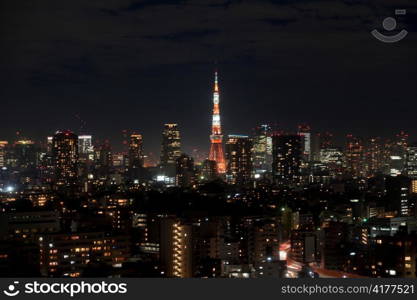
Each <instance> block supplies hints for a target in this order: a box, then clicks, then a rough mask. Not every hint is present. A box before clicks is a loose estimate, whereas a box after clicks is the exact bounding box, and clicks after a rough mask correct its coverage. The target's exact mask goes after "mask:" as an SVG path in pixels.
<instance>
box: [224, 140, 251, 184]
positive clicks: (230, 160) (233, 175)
mask: <svg viewBox="0 0 417 300" xmlns="http://www.w3.org/2000/svg"><path fill="white" fill-rule="evenodd" d="M252 145H253V144H252V140H251V139H250V138H249V137H248V136H246V135H229V136H228V138H227V141H226V161H227V169H226V180H227V182H229V183H230V184H238V185H243V184H247V183H248V182H249V181H250V179H251V177H252Z"/></svg>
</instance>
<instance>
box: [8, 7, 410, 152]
mask: <svg viewBox="0 0 417 300" xmlns="http://www.w3.org/2000/svg"><path fill="white" fill-rule="evenodd" d="M1 5H2V6H1V7H0V8H1V11H0V14H1V15H0V17H1V23H2V26H1V28H0V34H1V38H2V47H1V48H0V60H1V61H0V67H1V69H2V70H3V72H2V73H1V74H0V80H1V81H2V83H3V85H4V87H5V88H3V89H2V90H1V91H0V97H1V99H2V105H3V110H5V111H8V112H9V113H8V114H7V115H6V116H5V117H3V118H2V119H1V120H0V128H1V130H0V139H2V136H4V137H8V136H10V134H11V133H13V132H14V131H15V129H16V128H17V127H19V128H21V129H25V128H26V130H27V131H28V133H30V134H31V135H33V136H35V137H41V136H43V135H46V134H48V133H50V132H52V131H54V130H55V129H57V128H59V127H71V128H74V129H77V128H78V125H77V121H76V120H75V119H74V118H73V116H74V115H75V114H79V115H80V116H81V117H82V118H83V119H85V120H86V121H87V128H89V129H90V131H92V133H93V134H95V135H98V136H108V137H110V138H111V139H113V140H115V141H117V138H118V137H119V132H120V130H122V129H125V128H132V129H136V130H139V131H142V132H143V134H144V136H145V141H146V143H145V144H146V146H147V148H148V149H151V150H153V151H155V152H157V151H158V149H159V143H160V140H159V136H160V131H161V124H162V123H164V122H179V123H180V126H181V128H182V129H183V135H184V144H185V145H186V149H190V148H191V147H195V146H199V147H201V148H204V147H206V146H207V143H208V134H209V130H210V128H209V127H210V110H211V85H212V79H213V78H212V71H213V69H214V62H215V61H217V62H218V67H219V69H220V71H221V87H222V109H223V120H224V125H225V132H226V133H227V132H234V133H239V132H242V133H250V130H251V128H252V127H254V126H255V125H257V124H258V123H264V122H269V121H270V122H278V123H280V124H281V125H282V126H283V127H286V128H289V129H291V128H294V127H295V125H297V123H298V122H309V123H311V125H312V127H313V128H315V129H318V130H320V129H323V130H327V129H331V130H334V131H336V133H339V135H342V134H343V133H345V132H346V131H355V130H356V131H358V132H359V133H362V134H364V135H365V134H381V135H388V134H391V133H392V132H393V131H397V129H398V130H399V129H402V128H404V129H407V130H410V131H411V130H415V123H414V121H413V120H414V116H413V111H414V110H415V109H417V107H416V104H415V101H414V100H415V98H416V96H417V91H416V88H415V78H416V70H415V64H416V62H417V59H416V54H415V46H416V42H417V39H416V36H415V32H416V28H417V26H416V23H415V20H416V18H415V15H416V14H417V9H416V4H415V3H414V1H411V0H399V1H396V2H394V3H393V2H392V1H388V0H380V1H376V0H375V1H370V0H366V1H353V0H351V1H348V0H344V1H341V0H315V1H313V0H297V1H296V0H291V1H290V0H286V1H278V0H277V1H273V0H270V1H266V0H251V1H244V0H241V1H232V0H214V1H210V0H192V1H191V0H190V1H158V0H147V1H131V0H108V1H97V0H91V1H84V0H73V1H65V2H61V1H55V0H54V1H52V0H45V1H36V2H31V1H21V0H13V1H12V0H5V1H2V4H1ZM397 5H398V6H399V7H400V8H406V9H407V10H408V14H407V16H405V17H401V18H398V22H399V24H398V25H399V28H406V29H407V30H409V31H410V35H409V37H407V39H406V40H405V41H404V42H402V43H400V44H398V45H385V44H381V43H380V42H378V41H376V40H375V39H373V38H372V37H371V35H370V34H369V31H370V30H372V29H374V28H378V29H381V24H382V20H383V19H384V18H385V17H386V16H393V14H394V9H395V8H399V7H397ZM399 87H400V88H399ZM62 107H65V109H62ZM34 124H36V126H34ZM387 124H390V125H389V126H387ZM415 134H417V132H415Z"/></svg>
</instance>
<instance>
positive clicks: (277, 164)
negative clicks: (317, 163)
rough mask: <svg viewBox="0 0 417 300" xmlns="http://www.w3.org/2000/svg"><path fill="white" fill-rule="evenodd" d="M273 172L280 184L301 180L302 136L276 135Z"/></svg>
mask: <svg viewBox="0 0 417 300" xmlns="http://www.w3.org/2000/svg"><path fill="white" fill-rule="evenodd" d="M272 145H273V146H272V157H273V163H272V173H273V178H274V181H275V182H276V183H277V184H279V185H294V184H297V183H299V182H300V180H301V160H302V155H303V150H302V147H303V145H302V138H301V136H299V135H274V136H273V138H272Z"/></svg>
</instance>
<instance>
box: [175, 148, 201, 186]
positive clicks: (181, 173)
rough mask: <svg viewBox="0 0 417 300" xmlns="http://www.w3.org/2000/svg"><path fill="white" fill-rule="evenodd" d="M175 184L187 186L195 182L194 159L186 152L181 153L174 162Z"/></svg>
mask: <svg viewBox="0 0 417 300" xmlns="http://www.w3.org/2000/svg"><path fill="white" fill-rule="evenodd" d="M175 181H176V185H177V186H181V187H189V186H192V185H193V184H195V182H196V172H195V168H194V160H193V159H192V158H191V157H189V156H188V155H186V154H182V155H181V156H180V157H179V158H178V159H177V162H176V178H175Z"/></svg>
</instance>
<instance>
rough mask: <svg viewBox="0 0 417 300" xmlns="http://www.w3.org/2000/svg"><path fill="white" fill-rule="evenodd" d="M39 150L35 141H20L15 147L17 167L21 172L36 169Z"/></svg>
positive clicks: (14, 156) (14, 154) (14, 153)
mask: <svg viewBox="0 0 417 300" xmlns="http://www.w3.org/2000/svg"><path fill="white" fill-rule="evenodd" d="M38 152H39V151H38V149H37V147H36V145H35V142H34V141H31V140H19V141H16V142H15V143H14V145H13V158H14V164H15V167H16V168H18V169H19V170H26V169H34V168H36V166H37V164H38Z"/></svg>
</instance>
